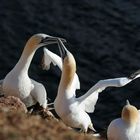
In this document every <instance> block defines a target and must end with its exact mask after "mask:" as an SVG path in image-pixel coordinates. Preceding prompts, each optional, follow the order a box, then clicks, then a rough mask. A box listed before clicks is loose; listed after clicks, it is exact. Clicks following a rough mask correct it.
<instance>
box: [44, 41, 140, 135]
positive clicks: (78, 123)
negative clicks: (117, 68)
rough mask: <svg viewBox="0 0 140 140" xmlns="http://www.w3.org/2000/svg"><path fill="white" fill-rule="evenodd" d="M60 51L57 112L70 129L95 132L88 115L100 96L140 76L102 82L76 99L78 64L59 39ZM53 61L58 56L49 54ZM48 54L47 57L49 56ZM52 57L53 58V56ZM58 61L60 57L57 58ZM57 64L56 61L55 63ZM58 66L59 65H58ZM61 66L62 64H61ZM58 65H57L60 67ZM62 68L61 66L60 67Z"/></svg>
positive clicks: (133, 75) (135, 75)
mask: <svg viewBox="0 0 140 140" xmlns="http://www.w3.org/2000/svg"><path fill="white" fill-rule="evenodd" d="M58 44H59V49H60V53H61V58H62V63H63V64H62V65H63V66H62V75H61V80H60V83H59V87H58V93H57V97H56V99H55V101H54V107H55V111H56V113H57V114H58V116H59V117H60V118H61V119H62V121H63V122H64V123H65V124H67V125H68V126H70V127H73V128H80V129H81V131H83V132H85V133H86V132H87V130H88V128H90V129H92V130H93V131H95V129H94V128H93V124H92V122H91V119H90V117H89V115H88V114H87V112H88V113H91V112H94V109H95V105H96V102H97V100H98V94H99V93H100V92H101V91H103V90H104V89H105V88H107V87H122V86H125V85H126V84H128V83H129V82H131V81H132V80H134V79H136V78H138V77H140V74H139V73H137V74H132V75H131V76H130V77H129V78H127V77H122V78H114V79H107V80H100V81H99V82H97V84H95V85H94V86H93V87H92V88H91V89H89V91H88V92H87V93H86V94H85V95H83V96H81V97H79V98H76V97H75V91H76V87H77V83H75V81H74V77H75V75H76V74H75V73H76V62H75V59H74V57H73V55H72V53H71V52H70V51H68V50H67V49H66V47H65V46H64V44H63V43H62V41H61V40H59V39H58ZM48 54H49V55H50V57H51V58H52V59H54V57H55V56H56V55H52V54H51V53H48ZM48 54H47V55H48ZM51 55H52V56H51ZM57 60H58V57H57ZM53 63H54V61H53ZM55 63H56V61H55ZM47 64H49V65H50V63H48V62H47ZM56 64H57V63H56ZM59 64H60V63H59ZM59 64H57V65H59ZM59 67H60V66H59Z"/></svg>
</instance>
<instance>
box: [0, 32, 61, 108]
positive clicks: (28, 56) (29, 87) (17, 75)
mask: <svg viewBox="0 0 140 140" xmlns="http://www.w3.org/2000/svg"><path fill="white" fill-rule="evenodd" d="M63 41H64V40H63ZM53 43H57V38H56V37H52V36H49V35H46V34H35V35H33V36H32V37H31V38H30V39H29V40H28V41H27V43H26V45H25V47H24V50H23V52H22V55H21V57H20V59H19V61H18V62H17V64H16V65H15V67H14V68H13V69H12V70H11V71H10V72H9V73H8V74H7V75H6V77H5V78H4V80H1V81H0V82H1V84H2V85H1V91H2V92H3V94H4V96H16V97H18V98H20V99H21V100H22V101H23V102H24V103H25V105H26V107H30V106H32V105H34V104H36V103H37V102H38V103H39V104H40V106H42V107H43V108H44V109H45V108H46V107H47V97H46V96H47V93H46V90H45V87H44V86H43V85H42V84H41V83H39V82H36V81H35V80H33V79H31V78H30V77H29V75H28V69H29V66H30V63H31V61H32V58H33V56H34V54H35V52H36V50H37V49H38V48H40V47H42V46H45V45H49V44H53Z"/></svg>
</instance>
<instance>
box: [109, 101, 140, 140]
mask: <svg viewBox="0 0 140 140" xmlns="http://www.w3.org/2000/svg"><path fill="white" fill-rule="evenodd" d="M107 137H108V140H140V112H139V111H138V110H137V108H136V107H135V106H132V105H130V103H129V101H127V104H126V105H125V106H124V107H123V110H122V114H121V118H118V119H115V120H113V121H112V122H111V123H110V125H109V127H108V130H107Z"/></svg>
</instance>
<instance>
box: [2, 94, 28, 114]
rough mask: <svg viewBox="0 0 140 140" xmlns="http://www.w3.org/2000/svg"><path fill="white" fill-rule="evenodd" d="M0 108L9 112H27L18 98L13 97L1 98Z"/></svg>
mask: <svg viewBox="0 0 140 140" xmlns="http://www.w3.org/2000/svg"><path fill="white" fill-rule="evenodd" d="M0 108H3V109H6V110H10V111H22V112H27V109H26V106H25V104H24V103H23V102H22V101H21V100H20V99H19V98H17V97H14V96H8V97H1V98H0Z"/></svg>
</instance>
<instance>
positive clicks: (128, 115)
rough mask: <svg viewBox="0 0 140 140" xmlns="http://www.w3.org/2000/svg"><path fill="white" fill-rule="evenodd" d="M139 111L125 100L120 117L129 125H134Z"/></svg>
mask: <svg viewBox="0 0 140 140" xmlns="http://www.w3.org/2000/svg"><path fill="white" fill-rule="evenodd" d="M138 118H139V113H138V110H137V108H136V107H135V106H132V105H130V103H129V101H128V100H127V103H126V105H125V106H124V107H123V110H122V119H123V120H124V121H125V122H127V123H128V124H130V125H135V124H136V123H137V121H138Z"/></svg>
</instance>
